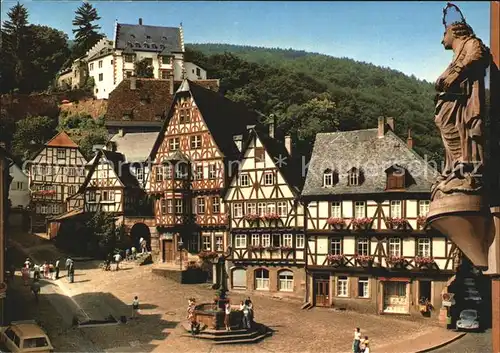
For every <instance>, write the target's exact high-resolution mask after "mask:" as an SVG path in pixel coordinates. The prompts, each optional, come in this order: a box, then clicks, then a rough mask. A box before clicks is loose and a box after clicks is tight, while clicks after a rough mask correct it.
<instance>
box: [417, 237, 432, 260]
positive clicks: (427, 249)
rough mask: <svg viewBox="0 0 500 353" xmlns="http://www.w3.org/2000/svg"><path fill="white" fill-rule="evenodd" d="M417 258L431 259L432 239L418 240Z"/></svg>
mask: <svg viewBox="0 0 500 353" xmlns="http://www.w3.org/2000/svg"><path fill="white" fill-rule="evenodd" d="M417 247H418V248H417V256H420V257H431V256H432V254H431V239H430V238H418V240H417Z"/></svg>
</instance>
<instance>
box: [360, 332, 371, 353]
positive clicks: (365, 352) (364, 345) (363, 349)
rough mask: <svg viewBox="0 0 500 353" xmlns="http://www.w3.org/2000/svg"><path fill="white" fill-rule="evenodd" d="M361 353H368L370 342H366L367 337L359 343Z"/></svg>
mask: <svg viewBox="0 0 500 353" xmlns="http://www.w3.org/2000/svg"><path fill="white" fill-rule="evenodd" d="M361 352H363V353H370V341H369V340H368V336H365V339H364V340H363V341H362V342H361Z"/></svg>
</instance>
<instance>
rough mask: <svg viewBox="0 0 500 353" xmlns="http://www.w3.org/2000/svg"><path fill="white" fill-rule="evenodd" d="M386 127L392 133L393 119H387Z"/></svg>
mask: <svg viewBox="0 0 500 353" xmlns="http://www.w3.org/2000/svg"><path fill="white" fill-rule="evenodd" d="M387 125H389V128H390V129H391V131H392V132H394V118H387Z"/></svg>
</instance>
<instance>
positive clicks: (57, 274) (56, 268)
mask: <svg viewBox="0 0 500 353" xmlns="http://www.w3.org/2000/svg"><path fill="white" fill-rule="evenodd" d="M60 265H61V261H60V259H57V261H56V266H55V270H56V279H59V266H60Z"/></svg>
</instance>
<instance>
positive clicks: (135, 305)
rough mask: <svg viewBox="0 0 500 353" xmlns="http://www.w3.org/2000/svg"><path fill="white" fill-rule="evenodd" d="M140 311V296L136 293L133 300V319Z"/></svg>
mask: <svg viewBox="0 0 500 353" xmlns="http://www.w3.org/2000/svg"><path fill="white" fill-rule="evenodd" d="M138 312H139V298H138V297H137V295H136V296H135V297H134V300H132V319H135V317H136V316H137V313H138Z"/></svg>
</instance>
